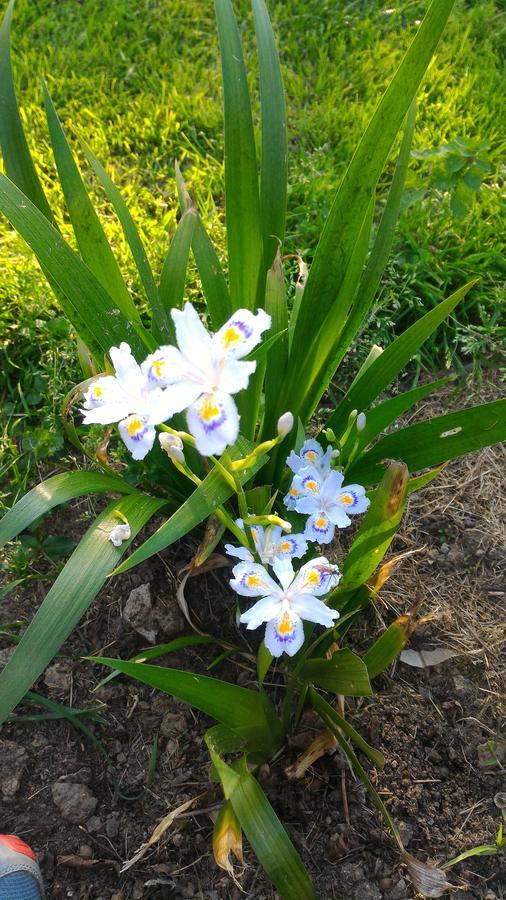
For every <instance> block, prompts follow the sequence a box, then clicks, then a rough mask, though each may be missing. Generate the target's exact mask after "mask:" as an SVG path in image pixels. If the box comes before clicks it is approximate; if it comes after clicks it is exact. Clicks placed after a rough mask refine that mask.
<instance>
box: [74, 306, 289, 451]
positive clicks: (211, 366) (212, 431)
mask: <svg viewBox="0 0 506 900" xmlns="http://www.w3.org/2000/svg"><path fill="white" fill-rule="evenodd" d="M171 315H172V318H173V320H174V325H175V327H176V337H177V342H178V345H179V349H178V348H177V347H171V346H163V347H159V349H158V350H156V351H155V352H154V353H151V354H150V355H149V356H148V357H147V358H146V359H145V360H144V362H143V363H142V364H141V365H140V366H139V365H138V363H137V362H136V361H135V359H134V358H133V356H132V352H131V350H130V347H129V346H128V344H126V343H122V344H121V345H120V346H119V347H111V350H110V353H109V355H110V357H111V360H112V363H113V366H114V369H115V374H114V375H105V376H101V377H100V378H97V380H96V381H94V382H93V383H92V384H91V386H90V387H89V389H88V390H87V392H86V394H85V395H84V405H83V409H82V412H83V414H84V419H83V422H84V424H85V425H91V424H100V425H109V424H111V423H113V422H118V423H119V432H120V435H121V437H122V439H123V441H124V442H125V444H126V446H127V447H128V449H129V450H130V452H131V454H132V456H133V458H134V459H144V457H145V456H146V454H147V453H148V452H149V451H150V450H151V448H152V446H153V443H154V440H155V437H156V431H155V425H160V424H161V423H162V422H166V421H167V420H168V419H170V418H172V416H173V415H175V414H176V413H178V412H181V411H182V410H183V409H188V427H189V429H190V431H191V433H192V434H193V436H194V438H195V441H196V444H197V450H199V451H200V453H202V454H203V455H204V456H210V455H212V454H217V455H219V454H221V453H223V451H224V450H225V447H227V446H228V445H229V444H233V443H234V441H235V440H236V439H237V436H238V434H239V414H238V412H237V407H236V405H235V402H234V400H233V399H232V396H231V395H232V394H236V393H237V392H238V391H242V390H244V388H246V387H247V385H248V381H249V378H250V376H251V375H252V374H253V372H254V371H255V368H256V362H249V361H245V360H242V359H241V357H243V356H246V355H247V354H248V353H250V352H251V350H252V349H253V347H255V346H256V345H257V344H258V343H259V342H260V340H261V338H262V333H263V332H264V331H266V330H267V329H268V328H270V324H271V317H270V316H268V315H267V313H266V312H264V310H263V309H259V310H258V311H257V313H256V314H253V313H252V312H250V311H249V310H247V309H238V310H237V312H235V313H234V315H233V316H231V318H230V319H229V320H228V322H226V323H225V325H223V326H222V328H220V330H219V331H218V332H217V333H216V334H214V335H211V334H209V333H208V332H207V331H206V329H205V328H204V326H203V324H202V322H201V321H200V319H199V316H198V314H197V312H196V310H195V309H194V308H193V306H192V305H191V303H186V304H185V307H184V309H183V310H182V311H181V310H178V309H173V310H172V311H171Z"/></svg>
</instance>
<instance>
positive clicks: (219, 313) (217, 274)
mask: <svg viewBox="0 0 506 900" xmlns="http://www.w3.org/2000/svg"><path fill="white" fill-rule="evenodd" d="M176 184H177V191H178V196H179V205H180V207H181V212H183V213H184V212H186V210H187V209H189V207H190V206H191V205H192V201H191V198H190V195H189V193H188V191H187V189H186V184H185V182H184V179H183V176H182V175H181V170H180V168H179V166H178V164H177V163H176ZM192 250H193V255H194V257H195V262H196V264H197V269H198V270H199V275H200V280H201V282H202V290H203V291H204V295H205V298H206V307H207V312H208V313H209V319H210V322H211V325H212V327H213V329H214V330H215V331H217V330H218V328H221V326H222V325H223V324H224V322H226V320H227V319H228V318H230V316H231V315H232V302H231V300H230V294H229V291H228V286H227V282H226V280H225V276H224V274H223V269H222V268H221V264H220V261H219V259H218V254H217V253H216V250H215V249H214V246H213V243H212V241H211V238H210V237H209V235H208V233H207V231H206V228H205V225H204V223H203V221H202V219H201V217H200V215H197V220H196V222H195V228H194V231H193V240H192Z"/></svg>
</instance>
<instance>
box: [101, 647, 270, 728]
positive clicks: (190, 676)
mask: <svg viewBox="0 0 506 900" xmlns="http://www.w3.org/2000/svg"><path fill="white" fill-rule="evenodd" d="M91 658H92V659H93V661H94V662H97V663H101V664H102V665H104V666H110V667H111V668H112V669H114V670H115V671H118V672H122V673H123V674H124V675H129V676H130V677H131V678H135V679H136V680H137V681H141V682H142V683H143V684H149V685H150V687H154V688H157V689H158V690H160V691H164V693H166V694H171V695H172V696H173V697H177V698H178V699H179V700H183V701H184V702H185V703H188V704H190V706H193V707H195V709H200V710H201V711H202V712H204V713H206V714H207V715H208V716H212V717H213V719H216V720H217V721H218V722H221V723H222V724H223V725H226V726H227V727H228V728H231V729H238V730H239V732H240V735H241V736H242V737H243V739H245V740H247V739H248V736H249V735H250V734H251V733H253V734H255V735H256V737H257V738H258V740H259V741H262V738H263V740H264V741H265V740H267V743H271V741H270V738H269V737H268V735H269V731H270V730H272V728H273V723H275V721H276V714H275V711H274V707H273V706H272V704H271V703H270V701H269V700H268V698H267V696H266V695H265V694H260V693H258V692H257V691H252V690H249V689H248V688H244V687H240V686H239V685H237V684H230V683H229V682H228V681H221V679H219V678H210V677H209V676H208V675H195V674H194V672H183V671H181V670H180V669H169V668H165V667H163V666H148V665H145V664H144V663H138V662H127V661H125V660H121V659H105V658H103V657H91ZM276 730H279V729H276V726H275V724H274V731H276Z"/></svg>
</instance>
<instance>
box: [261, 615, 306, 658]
mask: <svg viewBox="0 0 506 900" xmlns="http://www.w3.org/2000/svg"><path fill="white" fill-rule="evenodd" d="M303 643H304V626H303V625H302V621H301V619H300V618H299V616H298V615H297V613H293V612H289V611H286V612H282V613H281V615H279V616H278V617H277V618H276V619H271V620H270V622H267V627H266V629H265V646H266V647H267V649H268V651H269V652H270V653H272V655H273V656H275V657H278V656H281V654H282V653H287V654H288V656H294V655H295V653H297V651H298V650H300V648H301V647H302V645H303Z"/></svg>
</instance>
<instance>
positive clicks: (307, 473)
mask: <svg viewBox="0 0 506 900" xmlns="http://www.w3.org/2000/svg"><path fill="white" fill-rule="evenodd" d="M343 481H344V476H343V475H342V473H341V472H336V471H335V470H332V471H330V472H329V473H328V474H327V475H325V476H324V477H321V476H320V475H319V473H318V472H317V471H316V470H315V469H314V468H313V467H307V468H306V469H300V471H299V473H298V474H297V475H296V476H295V478H294V479H293V487H294V489H295V490H296V492H297V496H296V498H295V502H294V508H295V509H296V510H297V512H300V513H303V514H305V515H308V516H309V518H308V520H307V522H306V528H305V530H304V537H305V538H307V540H309V541H316V543H318V544H329V543H330V541H331V540H332V538H333V537H334V533H335V530H336V526H337V528H346V527H347V526H348V525H351V519H350V516H351V515H357V514H358V513H363V512H365V510H366V509H367V507H368V506H369V503H370V501H369V500H368V498H367V497H366V496H365V489H364V488H363V487H362V485H360V484H348V485H345V486H343Z"/></svg>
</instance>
